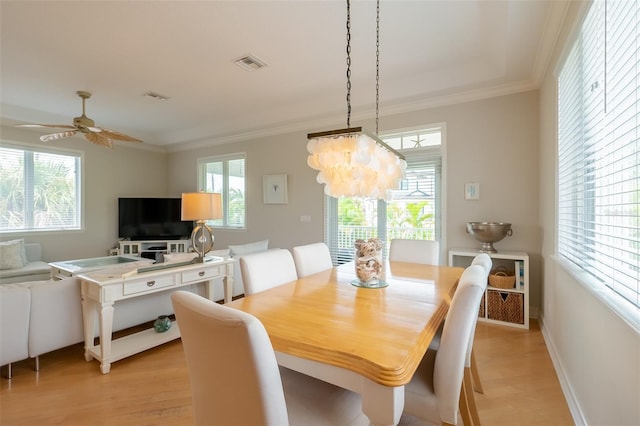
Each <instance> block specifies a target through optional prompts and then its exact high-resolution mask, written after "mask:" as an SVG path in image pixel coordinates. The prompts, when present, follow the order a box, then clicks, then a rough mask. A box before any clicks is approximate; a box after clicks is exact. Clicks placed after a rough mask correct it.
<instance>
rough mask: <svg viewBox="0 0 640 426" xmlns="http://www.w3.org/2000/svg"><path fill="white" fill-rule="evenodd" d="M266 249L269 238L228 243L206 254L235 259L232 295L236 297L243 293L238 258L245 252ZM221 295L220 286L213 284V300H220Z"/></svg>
mask: <svg viewBox="0 0 640 426" xmlns="http://www.w3.org/2000/svg"><path fill="white" fill-rule="evenodd" d="M266 250H269V240H262V241H256V242H252V243H247V244H237V245H229V247H227V248H226V249H221V250H212V251H210V252H209V253H207V256H218V257H228V256H229V257H231V258H233V259H234V260H235V262H234V263H233V296H234V297H236V296H240V295H242V294H244V283H243V282H242V273H241V272H240V258H241V257H242V256H244V255H246V254H251V253H259V252H262V251H266ZM223 296H224V294H223V293H222V289H221V286H215V288H214V292H213V297H214V299H213V300H221V299H223Z"/></svg>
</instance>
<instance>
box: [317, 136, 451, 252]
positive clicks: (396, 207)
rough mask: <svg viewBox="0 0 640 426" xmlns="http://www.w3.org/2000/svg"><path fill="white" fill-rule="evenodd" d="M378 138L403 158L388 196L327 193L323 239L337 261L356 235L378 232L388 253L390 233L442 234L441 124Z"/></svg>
mask: <svg viewBox="0 0 640 426" xmlns="http://www.w3.org/2000/svg"><path fill="white" fill-rule="evenodd" d="M380 138H381V139H382V140H383V141H384V142H385V143H386V144H388V145H389V146H391V147H392V148H394V149H396V150H398V151H401V152H402V154H404V155H405V156H406V158H407V172H406V176H405V179H404V180H402V181H401V182H400V188H399V189H397V190H394V191H393V195H392V199H391V201H390V202H385V201H383V200H372V199H364V198H333V197H328V196H325V209H326V213H325V218H326V219H325V220H326V226H325V229H326V236H325V238H326V241H327V245H328V246H329V250H330V251H331V255H332V258H333V261H334V263H335V264H341V263H344V262H348V261H351V260H352V259H353V253H354V243H355V240H357V239H359V238H362V239H369V238H374V237H378V238H380V239H382V240H383V241H384V242H385V251H384V255H385V256H386V254H387V252H388V248H389V244H390V241H391V240H392V239H394V238H409V239H425V240H437V239H440V205H441V202H440V186H441V140H442V127H435V128H429V129H424V130H417V131H416V130H414V131H409V132H402V133H394V134H389V135H387V136H380Z"/></svg>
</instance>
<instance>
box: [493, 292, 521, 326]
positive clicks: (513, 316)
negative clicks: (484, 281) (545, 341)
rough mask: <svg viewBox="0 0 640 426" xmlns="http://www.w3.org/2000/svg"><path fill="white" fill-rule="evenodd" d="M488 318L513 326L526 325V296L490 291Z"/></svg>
mask: <svg viewBox="0 0 640 426" xmlns="http://www.w3.org/2000/svg"><path fill="white" fill-rule="evenodd" d="M487 318H489V319H492V320H497V321H503V322H510V323H513V324H524V294H522V293H516V292H506V291H505V292H503V291H497V290H488V291H487Z"/></svg>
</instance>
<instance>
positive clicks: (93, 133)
mask: <svg viewBox="0 0 640 426" xmlns="http://www.w3.org/2000/svg"><path fill="white" fill-rule="evenodd" d="M76 93H77V94H78V96H80V97H81V98H82V115H81V116H80V117H75V118H74V119H73V126H70V125H67V124H18V125H17V126H16V127H48V128H54V129H67V130H64V131H62V132H57V133H52V134H49V135H43V136H40V140H41V141H42V142H48V141H52V140H56V139H62V138H68V137H71V136H73V135H75V134H76V133H78V132H80V133H82V134H83V135H84V137H85V139H87V140H88V141H90V142H93V143H95V144H97V145H103V146H106V147H109V148H113V140H114V139H115V140H120V141H127V142H142V141H141V140H140V139H136V138H134V137H132V136H127V135H125V134H123V133H120V132H116V131H113V130H108V129H104V128H102V127H97V126H96V125H95V123H94V121H93V120H92V119H90V118H89V117H87V116H86V115H85V113H84V104H85V101H86V100H87V99H89V98H90V97H91V93H89V92H85V91H82V90H79V91H77V92H76Z"/></svg>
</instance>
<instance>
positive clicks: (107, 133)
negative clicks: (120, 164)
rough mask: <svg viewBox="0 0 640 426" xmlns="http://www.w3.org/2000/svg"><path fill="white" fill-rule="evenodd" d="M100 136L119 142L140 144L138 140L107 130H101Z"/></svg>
mask: <svg viewBox="0 0 640 426" xmlns="http://www.w3.org/2000/svg"><path fill="white" fill-rule="evenodd" d="M100 134H101V135H103V136H106V137H108V138H111V139H117V140H119V141H127V142H142V141H141V140H140V139H136V138H134V137H132V136H128V135H125V134H124V133H120V132H116V131H113V130H109V129H102V132H101V133H100Z"/></svg>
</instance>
